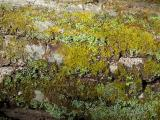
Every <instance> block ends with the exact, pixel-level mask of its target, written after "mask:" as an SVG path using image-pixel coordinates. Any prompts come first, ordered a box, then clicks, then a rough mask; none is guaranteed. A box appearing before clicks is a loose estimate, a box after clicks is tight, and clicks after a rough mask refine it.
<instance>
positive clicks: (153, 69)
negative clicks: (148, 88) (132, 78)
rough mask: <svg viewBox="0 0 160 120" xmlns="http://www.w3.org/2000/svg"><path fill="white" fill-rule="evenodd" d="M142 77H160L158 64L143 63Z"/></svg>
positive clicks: (151, 61)
mask: <svg viewBox="0 0 160 120" xmlns="http://www.w3.org/2000/svg"><path fill="white" fill-rule="evenodd" d="M143 75H144V76H145V77H147V78H148V77H149V78H151V77H154V76H157V75H160V64H159V62H156V61H153V60H148V61H146V62H145V63H144V70H143Z"/></svg>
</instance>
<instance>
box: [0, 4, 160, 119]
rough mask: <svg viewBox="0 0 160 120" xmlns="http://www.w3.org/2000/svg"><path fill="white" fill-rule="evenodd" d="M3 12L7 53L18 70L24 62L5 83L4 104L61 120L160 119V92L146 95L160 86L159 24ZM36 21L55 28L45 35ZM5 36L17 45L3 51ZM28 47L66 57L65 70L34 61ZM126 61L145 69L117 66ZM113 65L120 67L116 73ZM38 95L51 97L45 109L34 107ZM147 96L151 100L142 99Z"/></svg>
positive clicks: (0, 93) (0, 23) (146, 19)
mask: <svg viewBox="0 0 160 120" xmlns="http://www.w3.org/2000/svg"><path fill="white" fill-rule="evenodd" d="M0 11H2V12H1V13H0V34H2V35H1V36H2V37H0V47H1V46H3V47H1V48H0V51H3V54H4V58H7V59H10V60H11V61H13V63H12V64H11V65H9V66H12V67H14V68H15V69H16V68H17V66H16V65H17V64H16V63H14V62H15V61H18V60H20V59H22V60H23V61H24V62H25V65H24V66H23V68H22V69H18V70H17V69H16V70H15V71H14V72H13V74H11V75H9V76H5V79H4V80H3V81H2V83H0V100H1V101H3V100H6V99H9V100H10V102H11V103H14V104H16V106H18V107H28V108H32V109H42V110H45V111H47V112H49V113H50V114H51V115H52V116H53V117H54V118H56V119H78V118H81V117H84V118H85V119H93V120H94V119H95V120H97V119H100V120H104V119H105V120H107V119H109V118H110V119H113V120H115V119H117V120H121V119H126V120H128V119H129V120H130V119H131V120H133V119H135V120H138V119H141V120H143V119H144V120H145V119H159V106H158V103H159V93H157V91H158V90H156V89H153V87H152V86H149V85H148V86H147V88H146V90H144V88H143V84H144V83H147V82H153V83H154V78H156V79H157V78H158V80H156V81H159V76H160V61H159V60H160V57H159V54H160V42H159V40H158V39H157V38H156V36H158V35H159V32H160V31H159V29H158V28H159V26H160V19H159V16H154V17H153V16H151V15H150V14H149V13H148V14H147V13H146V14H143V12H142V13H141V12H139V13H136V14H134V15H133V14H130V13H128V14H123V15H122V14H121V13H118V14H119V15H118V16H116V17H113V16H110V15H109V14H107V13H105V14H104V13H99V14H97V13H91V12H86V11H84V12H72V13H69V12H60V13H56V12H55V11H52V10H47V9H45V10H44V9H38V8H34V7H28V6H27V7H21V8H12V7H11V8H9V7H7V6H1V8H0ZM142 15H143V16H142ZM37 21H38V22H39V21H40V22H42V23H43V22H45V21H50V22H51V23H53V25H52V26H47V29H45V30H44V31H39V30H38V28H37V27H36V25H35V23H36V22H37ZM6 35H11V36H13V37H12V38H11V39H10V40H9V42H8V45H6V46H4V44H5V41H4V38H5V36H6ZM29 44H34V45H37V46H38V45H40V44H41V45H42V46H45V48H46V49H45V52H46V51H47V50H48V49H49V50H48V52H46V54H45V55H50V54H54V53H55V52H58V53H60V54H61V55H63V62H62V63H61V64H57V63H56V62H48V61H47V60H46V59H43V58H42V59H39V60H33V59H29V58H28V54H27V53H26V51H25V47H26V45H29ZM56 45H57V46H58V47H57V48H56V47H55V46H56ZM122 57H123V58H125V57H128V58H143V59H144V64H142V65H139V66H136V65H135V66H134V65H133V66H132V67H127V66H125V65H123V64H121V63H118V61H119V59H120V58H122ZM112 62H115V63H117V69H116V70H115V72H114V73H112V72H111V70H110V65H111V63H112ZM18 67H19V66H18ZM147 80H153V81H147ZM144 81H145V82H144ZM157 83H158V82H157ZM157 86H158V85H157ZM35 90H40V91H41V92H42V93H43V94H44V96H45V99H44V101H43V102H42V101H41V102H40V101H35V99H34V98H35V96H36V94H35ZM142 93H143V94H144V95H146V97H144V98H142V99H139V96H140V95H141V94H142Z"/></svg>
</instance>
